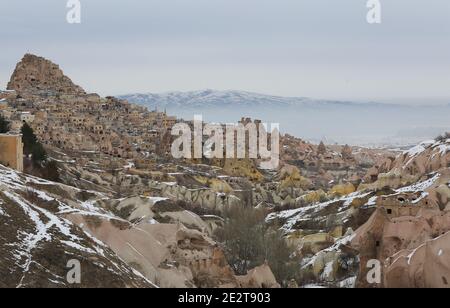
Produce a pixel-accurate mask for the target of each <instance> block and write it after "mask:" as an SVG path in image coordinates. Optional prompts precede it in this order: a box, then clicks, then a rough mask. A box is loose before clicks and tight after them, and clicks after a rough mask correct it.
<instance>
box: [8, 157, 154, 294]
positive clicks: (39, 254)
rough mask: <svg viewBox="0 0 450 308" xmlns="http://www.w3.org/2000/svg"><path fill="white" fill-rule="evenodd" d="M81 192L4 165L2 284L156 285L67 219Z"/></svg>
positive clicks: (54, 285)
mask: <svg viewBox="0 0 450 308" xmlns="http://www.w3.org/2000/svg"><path fill="white" fill-rule="evenodd" d="M80 193H81V191H80V190H78V189H75V188H72V187H66V186H63V185H60V184H55V183H51V182H47V181H43V180H41V179H38V178H34V177H29V176H25V175H22V174H19V173H16V172H15V171H13V170H11V169H7V168H5V167H3V166H0V273H1V277H2V279H1V280H0V287H70V286H71V285H70V284H69V283H68V280H67V274H68V273H69V270H70V266H69V268H68V265H70V263H69V261H71V260H77V261H79V262H80V263H81V269H82V271H81V284H79V285H77V286H78V287H80V286H81V287H154V286H155V285H154V284H153V283H151V282H150V281H149V280H148V279H146V278H144V277H143V276H142V275H141V274H139V273H138V272H137V271H136V270H134V269H133V268H131V267H130V266H129V265H127V264H126V263H125V262H124V261H122V260H121V259H120V258H119V257H118V256H117V255H116V254H115V253H114V252H113V251H112V250H111V249H110V248H108V247H107V246H106V245H104V244H103V243H101V242H100V241H98V240H97V239H95V238H94V237H92V236H91V235H89V234H88V233H86V232H84V231H83V230H82V229H81V228H80V227H78V226H76V225H74V224H73V223H72V222H70V221H69V220H68V219H66V218H65V214H64V213H66V212H72V211H78V210H76V208H77V207H78V208H80V209H81V208H83V206H82V203H81V202H80V201H79V200H77V198H76V195H77V194H80Z"/></svg>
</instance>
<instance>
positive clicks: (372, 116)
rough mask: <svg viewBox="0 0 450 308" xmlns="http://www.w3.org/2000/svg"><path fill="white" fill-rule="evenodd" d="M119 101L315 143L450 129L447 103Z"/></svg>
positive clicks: (208, 97)
mask: <svg viewBox="0 0 450 308" xmlns="http://www.w3.org/2000/svg"><path fill="white" fill-rule="evenodd" d="M119 98H122V99H126V100H128V101H129V102H130V103H135V104H139V105H142V106H146V107H148V108H149V109H152V110H153V109H155V108H157V109H158V110H160V111H161V110H167V112H168V113H169V114H170V115H176V116H177V117H180V118H183V119H186V120H190V119H193V116H194V115H202V116H203V119H205V121H208V122H216V123H234V122H236V121H237V120H239V119H241V117H251V118H253V119H260V120H262V121H264V122H270V123H279V124H280V128H281V130H282V131H283V132H287V133H290V134H293V135H295V136H299V137H302V138H304V139H307V140H310V141H312V142H316V143H317V142H320V141H321V140H325V141H327V142H328V143H334V142H337V143H342V144H344V143H348V144H357V145H367V146H379V145H382V146H385V145H393V146H394V145H395V146H398V145H400V146H405V145H410V144H415V143H418V142H420V141H422V140H426V139H431V138H434V137H436V136H437V135H439V134H442V133H444V132H446V131H450V124H449V121H448V114H449V112H450V106H447V105H441V106H437V105H426V104H424V105H421V106H419V105H417V104H416V105H406V104H397V105H395V104H383V103H377V102H364V103H357V102H348V101H338V100H336V101H334V100H321V99H312V98H306V97H282V96H273V95H264V94H258V93H251V92H245V91H215V90H203V91H191V92H169V93H162V94H153V93H146V94H129V95H122V96H119Z"/></svg>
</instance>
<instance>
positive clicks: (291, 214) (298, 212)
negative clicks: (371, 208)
mask: <svg viewBox="0 0 450 308" xmlns="http://www.w3.org/2000/svg"><path fill="white" fill-rule="evenodd" d="M369 194H370V193H364V192H355V193H352V194H350V195H347V196H345V197H342V198H337V199H334V200H331V201H327V202H323V203H316V204H313V205H310V206H306V207H302V208H298V209H294V210H287V211H282V212H278V213H272V214H270V215H268V216H267V218H266V223H270V222H272V221H274V220H275V219H281V220H286V222H285V223H284V225H283V227H281V229H282V230H285V231H288V232H289V231H290V230H291V229H292V228H293V226H294V225H295V224H296V223H298V222H299V221H302V220H309V219H311V216H312V214H314V213H317V212H319V211H321V210H323V209H325V208H327V207H328V206H331V205H333V204H335V203H337V202H343V206H342V207H341V208H340V209H339V212H342V211H344V210H345V208H346V207H349V206H350V205H351V203H352V202H353V200H355V199H357V198H364V197H367V196H368V195H369Z"/></svg>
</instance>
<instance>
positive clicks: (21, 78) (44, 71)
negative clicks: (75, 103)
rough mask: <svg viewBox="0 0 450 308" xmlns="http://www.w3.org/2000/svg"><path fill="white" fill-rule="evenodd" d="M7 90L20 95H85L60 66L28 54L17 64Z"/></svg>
mask: <svg viewBox="0 0 450 308" xmlns="http://www.w3.org/2000/svg"><path fill="white" fill-rule="evenodd" d="M7 89H8V90H15V91H17V92H19V93H20V92H24V91H25V92H26V91H30V92H34V91H43V92H51V93H54V94H85V92H84V90H83V89H82V88H81V87H79V86H77V85H75V84H74V83H73V82H72V81H71V80H70V79H69V78H68V77H67V76H65V75H64V73H63V72H62V70H61V69H60V68H59V66H58V65H56V64H54V63H52V62H51V61H49V60H47V59H44V58H42V57H38V56H35V55H32V54H26V55H25V56H24V57H23V59H22V60H21V61H20V62H19V63H18V64H17V66H16V69H15V70H14V73H13V74H12V76H11V80H10V82H9V83H8V86H7Z"/></svg>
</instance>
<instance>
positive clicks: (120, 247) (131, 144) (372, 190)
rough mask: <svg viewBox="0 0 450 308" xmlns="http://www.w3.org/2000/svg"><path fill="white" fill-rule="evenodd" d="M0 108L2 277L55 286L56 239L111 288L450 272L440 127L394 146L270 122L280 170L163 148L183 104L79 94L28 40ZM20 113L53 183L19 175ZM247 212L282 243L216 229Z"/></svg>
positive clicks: (360, 281) (448, 200) (442, 279)
mask: <svg viewBox="0 0 450 308" xmlns="http://www.w3.org/2000/svg"><path fill="white" fill-rule="evenodd" d="M0 114H1V116H2V117H3V118H4V119H5V120H7V121H8V123H9V125H10V126H9V131H8V132H7V133H4V134H0V164H1V165H3V166H0V188H1V192H0V221H1V222H2V225H4V224H3V222H5V223H7V224H9V225H11V224H14V225H15V230H13V231H11V230H9V231H8V230H7V229H6V228H4V227H2V229H0V239H1V240H0V245H1V249H0V260H1V261H2V262H1V264H2V265H1V266H0V273H7V272H9V273H10V274H12V275H11V278H10V280H8V281H6V282H0V287H1V286H3V285H1V284H4V286H7V287H11V286H22V287H33V286H60V287H62V286H65V287H67V286H68V284H67V283H66V282H65V281H64V279H63V276H64V275H63V274H62V271H63V270H64V264H63V263H64V261H66V259H67V258H68V255H69V254H76V255H78V256H79V258H81V259H83V260H85V264H86V267H88V268H89V269H90V270H91V272H92V271H94V272H98V275H99V277H102V276H104V277H107V278H108V279H110V278H112V277H113V278H114V281H116V282H117V285H114V286H115V287H123V286H128V287H154V286H157V287H292V288H293V287H311V286H315V287H449V285H448V283H449V282H450V263H449V261H448V260H450V259H449V258H448V256H449V254H450V246H449V245H448V243H449V242H448V237H449V234H450V233H449V232H450V214H449V213H450V212H449V211H450V136H442V137H441V138H438V139H436V140H432V141H429V142H425V143H423V144H420V145H418V146H417V147H415V148H413V149H411V150H410V151H406V152H403V153H402V152H392V151H387V150H384V149H366V148H361V147H352V146H349V145H325V144H324V143H321V144H319V145H314V144H311V143H309V142H306V141H304V140H302V139H299V138H297V137H294V136H290V135H283V136H282V138H281V142H280V143H281V144H280V147H281V165H280V167H279V169H278V170H263V169H261V168H259V165H258V162H257V161H255V160H250V159H242V160H233V159H222V160H218V159H215V160H206V159H199V160H195V159H192V160H175V159H173V158H172V157H171V155H170V146H171V143H172V140H173V136H172V135H171V128H172V127H173V125H175V123H179V122H183V121H184V120H183V119H177V118H176V117H173V116H170V115H168V114H167V113H166V112H162V111H158V110H153V111H149V110H148V109H147V108H145V107H142V106H139V105H136V104H133V103H132V102H128V101H125V100H120V99H117V98H114V97H106V98H102V97H100V96H99V95H97V94H89V93H86V92H85V91H84V90H83V89H82V88H81V87H80V86H77V85H75V84H74V83H73V82H72V81H71V80H70V79H69V78H68V77H66V76H65V75H64V73H63V72H62V70H61V69H60V68H59V67H58V66H57V65H56V64H53V63H52V62H51V61H49V60H46V59H44V58H42V57H38V56H34V55H31V54H27V55H25V56H24V57H23V59H22V60H21V61H20V62H19V63H18V64H17V66H16V69H15V71H14V72H13V74H12V77H11V81H10V82H9V83H8V86H7V90H6V91H2V92H0ZM249 121H252V119H246V118H243V119H241V122H249ZM255 121H256V122H258V120H255ZM186 123H188V124H191V123H190V122H189V121H188V122H186ZM24 124H27V125H29V126H30V127H31V128H32V130H33V131H34V133H35V134H36V136H37V140H38V141H39V142H40V143H41V144H42V145H43V146H44V147H45V150H46V151H47V153H48V160H51V161H53V162H54V163H55V164H56V165H57V171H58V177H59V178H58V181H57V182H55V181H50V180H46V179H42V178H40V177H38V175H37V174H30V173H33V172H32V171H33V170H32V169H31V168H30V167H29V163H27V162H28V161H29V160H30V157H27V155H24V149H23V146H24V140H22V136H21V130H22V128H23V126H24ZM24 162H25V166H24ZM27 173H28V174H27ZM30 212H38V213H40V214H39V215H38V218H37V219H34V218H36V217H34V218H33V216H32V215H30V216H29V217H27V215H28V214H29V213H30ZM27 213H28V214H27ZM242 213H247V214H249V213H250V215H248V216H252V217H255V220H256V221H252V220H251V219H247V217H242V216H245V215H241V214H242ZM44 216H46V217H47V218H45V219H43V217H44ZM240 216H241V217H240ZM259 216H261V218H260V219H259V220H257V217H259ZM233 219H235V220H236V221H239V222H241V221H240V220H239V219H243V220H242V222H243V224H244V225H245V224H248V226H244V228H243V230H240V229H238V230H236V227H235V226H233ZM48 220H49V221H51V222H52V223H51V224H48V223H46V221H48ZM24 222H25V223H24ZM33 224H34V225H35V228H34V227H32V225H33ZM42 225H45V226H46V230H45V231H46V233H45V234H44V235H42V234H41V233H42V232H37V230H38V229H39V228H40V226H42ZM252 226H255V228H256V227H258V226H263V228H264V230H266V231H265V232H266V233H265V234H264V238H263V239H264V241H266V242H265V243H266V244H264V245H265V246H267V247H266V248H265V249H271V247H272V246H270V245H269V244H267V243H268V242H269V240H270V241H271V243H272V244H273V247H283V249H278V250H279V251H280V252H282V253H280V254H279V255H278V254H276V253H274V251H271V250H268V251H265V256H267V255H270V257H268V258H266V259H264V258H263V259H261V258H260V257H259V256H258V257H254V258H253V257H252V259H248V260H242V259H241V258H242V256H241V255H239V252H236V251H234V250H233V249H232V246H231V245H230V242H231V243H233V238H235V237H236V234H246V231H248V230H250V231H252V230H251V229H248V230H246V229H245V227H248V228H250V227H252ZM33 228H34V229H33ZM67 230H69V231H67ZM239 232H241V233H239ZM6 233H9V234H8V237H6V236H5V234H6ZM35 233H37V234H35ZM24 234H27V236H24ZM39 234H40V235H39ZM38 235H39V236H38ZM242 236H243V235H242ZM253 241H254V242H256V240H253ZM254 245H256V244H255V243H254ZM277 245H278V246H277ZM8 247H14V249H13V248H8ZM255 247H256V248H258V249H259V248H260V247H259V246H255ZM53 250H56V251H57V252H58V256H59V257H60V259H58V260H53V259H51V258H50V256H51V255H52V254H53V253H54V251H53ZM269 252H270V253H269ZM283 253H284V255H283ZM272 254H273V256H272ZM93 256H95V258H96V259H97V260H98V261H95V262H94V261H92V258H93ZM247 257H248V256H247ZM248 258H250V257H248ZM372 259H376V260H379V261H380V262H382V264H383V281H381V282H380V283H378V284H370V283H368V282H367V280H366V274H367V272H368V268H367V266H366V265H367V262H368V261H369V260H372ZM33 260H34V261H33ZM31 261H33V262H34V263H33V262H31ZM244 261H245V262H244ZM30 262H31V263H33V264H35V265H34V266H32V267H30V264H31V263H30ZM242 263H246V264H251V266H249V267H248V268H247V267H244V268H241V267H240V265H239V264H242ZM83 264H84V263H83ZM6 265H8V267H7V266H6ZM39 265H42V267H47V268H49V267H50V268H51V269H52V272H53V276H52V275H50V274H49V273H45V272H44V271H43V270H42V269H41V268H40V266H39ZM44 265H46V266H44ZM111 268H113V269H114V270H113V271H108V270H107V269H111ZM20 277H22V279H20ZM23 277H25V279H24V278H23ZM33 277H38V278H33ZM102 283H106V282H105V281H103V282H102V281H99V280H97V279H96V278H95V277H92V278H89V279H88V281H86V282H85V285H84V286H93V285H94V286H99V285H102ZM102 286H103V285H102Z"/></svg>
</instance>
